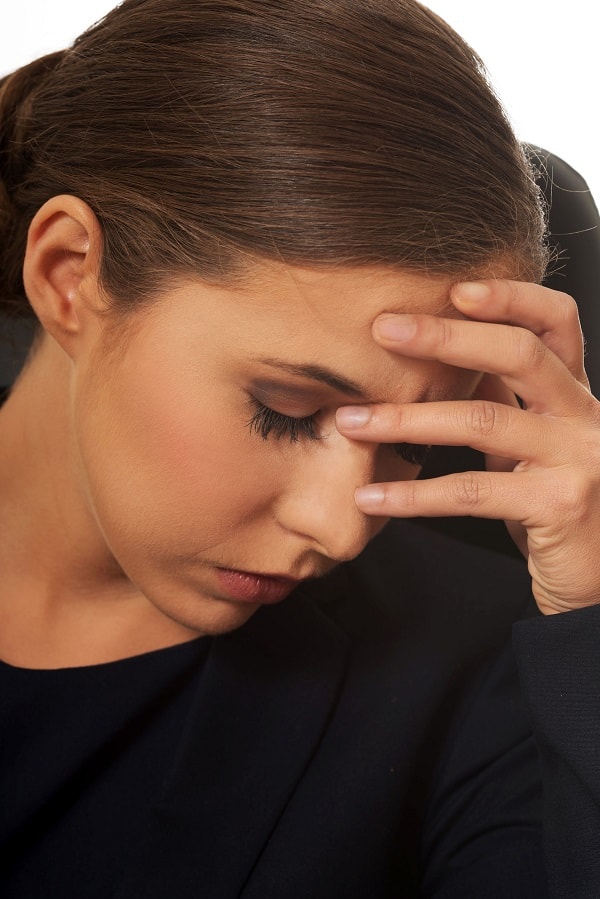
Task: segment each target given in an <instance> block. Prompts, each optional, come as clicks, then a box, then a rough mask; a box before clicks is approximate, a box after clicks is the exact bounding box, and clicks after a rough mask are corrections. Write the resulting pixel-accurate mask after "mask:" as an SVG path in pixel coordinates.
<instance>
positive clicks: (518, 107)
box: [0, 0, 600, 202]
mask: <svg viewBox="0 0 600 899" xmlns="http://www.w3.org/2000/svg"><path fill="white" fill-rule="evenodd" d="M9 2H10V7H11V8H10V9H9V10H7V9H4V10H3V12H2V25H1V28H2V30H1V31H0V73H5V72H9V71H12V70H13V69H14V68H17V67H18V66H20V65H22V64H24V63H25V62H29V61H30V60H31V59H33V58H34V57H36V56H40V55H42V54H43V53H47V52H49V51H50V50H55V49H59V48H61V47H63V46H65V45H66V44H68V43H70V42H71V40H73V38H74V37H76V35H77V34H79V33H80V32H81V31H83V29H84V28H86V27H87V26H88V25H90V24H91V23H92V22H94V21H95V20H97V19H98V18H100V17H101V16H102V15H104V13H106V12H107V11H108V10H109V9H110V8H111V7H112V6H114V5H115V3H114V0H78V2H73V0H12V2H11V0H9ZM274 2H276V0H274ZM8 5H9V3H8V2H6V6H8ZM427 5H428V6H430V7H431V8H432V9H433V10H434V11H435V12H437V13H439V14H440V15H441V16H442V17H443V18H445V19H446V20H447V21H448V22H449V23H450V24H451V25H452V26H453V27H454V28H455V29H456V30H457V31H458V32H459V33H460V34H461V35H462V36H463V37H464V38H465V39H466V40H467V41H468V42H469V43H470V44H471V46H472V47H473V48H474V49H475V50H476V51H477V52H478V53H479V55H480V56H481V57H482V58H483V60H484V62H485V63H486V65H487V67H488V69H489V71H490V74H491V77H492V82H493V84H494V86H495V88H496V90H497V92H498V94H499V96H500V98H501V99H502V101H503V102H504V105H505V107H506V109H507V111H508V113H509V117H510V118H511V120H512V122H513V124H514V126H515V129H516V131H517V134H518V136H519V137H520V138H522V139H523V140H527V141H530V142H531V143H535V144H538V145H540V146H543V147H545V148H546V149H549V150H552V151H553V152H554V153H557V154H558V155H559V156H562V157H563V158H564V159H566V160H567V161H568V162H569V163H570V164H571V165H573V166H574V167H575V168H576V169H578V170H579V171H580V172H581V174H582V175H583V176H584V177H585V178H586V180H587V182H588V184H589V185H590V188H591V189H592V192H593V194H594V196H595V197H596V201H597V202H598V198H599V197H600V151H599V148H598V134H599V130H600V129H599V127H598V111H597V107H598V102H597V90H598V82H599V80H600V79H599V76H598V64H597V60H598V28H597V26H596V25H595V21H596V14H595V9H594V7H595V2H594V0H546V2H544V0H496V2H494V3H489V2H486V0H428V3H427Z"/></svg>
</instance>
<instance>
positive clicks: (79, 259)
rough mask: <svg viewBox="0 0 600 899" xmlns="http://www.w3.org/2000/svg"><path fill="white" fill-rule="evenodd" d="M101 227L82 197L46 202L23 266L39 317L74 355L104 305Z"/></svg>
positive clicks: (34, 225)
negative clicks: (102, 298) (102, 300)
mask: <svg viewBox="0 0 600 899" xmlns="http://www.w3.org/2000/svg"><path fill="white" fill-rule="evenodd" d="M101 253H102V231H101V228H100V224H99V222H98V219H97V218H96V216H95V215H94V213H93V212H92V210H91V209H90V207H89V206H88V205H87V203H84V202H83V200H80V199H78V197H71V196H58V197H53V198H52V199H51V200H48V202H47V203H44V205H43V206H42V208H41V209H40V210H39V211H38V212H37V214H36V215H35V217H34V219H33V221H32V223H31V225H30V227H29V236H28V240H27V249H26V252H25V261H24V265H23V281H24V284H25V291H26V293H27V296H28V298H29V302H30V303H31V305H32V307H33V309H34V311H35V313H36V315H37V316H38V318H39V320H40V322H41V323H42V325H43V326H44V328H45V330H46V331H48V333H49V334H51V335H52V336H53V337H54V339H55V340H56V341H57V343H59V344H60V346H61V347H62V348H63V349H64V350H65V352H66V353H67V354H68V355H69V356H71V357H73V356H74V355H75V354H76V352H77V347H78V345H79V343H80V341H81V339H82V338H83V337H84V336H85V333H86V328H87V327H88V324H89V323H90V321H91V320H92V319H95V320H96V321H97V316H96V315H95V313H96V312H97V311H98V309H99V308H100V306H101V305H104V304H102V303H101V291H100V288H99V272H100V261H101Z"/></svg>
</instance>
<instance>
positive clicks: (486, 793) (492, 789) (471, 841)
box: [420, 647, 573, 899]
mask: <svg viewBox="0 0 600 899" xmlns="http://www.w3.org/2000/svg"><path fill="white" fill-rule="evenodd" d="M541 804H542V799H541V777H540V768H539V759H538V754H537V750H536V747H535V744H534V741H533V737H532V734H531V725H530V723H529V720H528V716H527V713H526V710H525V707H524V704H523V701H522V696H521V691H520V688H519V683H518V675H517V671H516V666H515V661H514V656H513V653H512V649H511V648H510V647H508V648H507V649H506V650H505V651H503V652H502V653H501V655H500V656H499V657H497V658H496V660H495V661H494V663H493V664H491V665H490V666H489V667H488V669H487V670H486V672H485V673H484V674H482V675H481V676H480V677H479V679H478V682H477V684H476V686H475V689H474V690H472V691H471V695H470V697H469V698H468V700H467V702H466V703H465V704H464V705H463V708H462V711H461V713H460V715H459V716H458V718H457V719H456V723H455V725H454V727H453V728H452V730H451V736H450V739H449V740H448V741H447V743H446V748H445V749H444V752H443V755H442V758H441V762H440V764H439V765H438V769H437V773H436V776H435V778H434V782H433V788H432V791H431V794H430V799H429V804H428V813H427V817H426V820H425V826H424V840H423V871H424V875H423V879H422V885H421V892H420V895H421V896H422V897H428V899H482V897H485V899H526V897H527V899H544V897H546V896H548V891H547V885H546V875H545V871H544V859H543V848H542V827H541ZM566 895H568V894H565V897H566ZM571 895H573V894H571ZM563 899H564V897H563Z"/></svg>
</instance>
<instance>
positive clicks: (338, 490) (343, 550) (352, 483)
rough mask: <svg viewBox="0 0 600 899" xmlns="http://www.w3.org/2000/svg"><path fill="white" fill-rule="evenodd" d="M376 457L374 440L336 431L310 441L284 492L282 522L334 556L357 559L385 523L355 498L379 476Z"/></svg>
mask: <svg viewBox="0 0 600 899" xmlns="http://www.w3.org/2000/svg"><path fill="white" fill-rule="evenodd" d="M376 459H377V447H376V446H375V445H373V444H367V443H358V442H354V441H351V440H348V439H347V438H346V437H343V436H342V435H341V434H340V433H339V432H337V431H335V433H334V434H332V435H331V436H329V437H326V438H324V439H323V440H321V441H319V442H318V443H317V444H316V445H314V446H311V447H310V448H309V449H307V452H306V454H305V455H304V458H303V460H302V462H301V463H299V464H298V465H297V466H294V470H293V473H292V474H291V477H290V479H289V481H288V484H287V486H286V490H285V492H284V493H283V494H281V495H280V497H279V501H278V503H277V507H276V510H275V515H276V518H277V521H278V523H279V525H280V526H281V527H283V528H284V529H285V530H287V531H289V532H292V533H295V534H298V535H300V536H302V537H303V538H304V539H305V540H308V541H310V544H311V548H313V549H315V550H317V551H318V552H319V553H320V554H321V555H324V556H326V557H327V558H329V559H332V560H334V561H336V562H345V561H348V560H349V559H353V558H354V557H355V556H357V555H358V554H359V553H360V552H361V551H362V550H363V549H364V547H365V546H366V545H367V543H368V542H369V540H370V539H371V538H372V537H373V536H374V535H375V534H376V533H377V531H378V530H379V529H380V528H381V519H377V518H373V517H371V516H368V515H365V514H364V513H363V512H361V511H360V510H359V509H358V507H357V505H356V503H355V501H354V491H355V489H356V488H357V487H359V486H361V485H363V484H368V483H371V482H372V481H373V480H375V478H376Z"/></svg>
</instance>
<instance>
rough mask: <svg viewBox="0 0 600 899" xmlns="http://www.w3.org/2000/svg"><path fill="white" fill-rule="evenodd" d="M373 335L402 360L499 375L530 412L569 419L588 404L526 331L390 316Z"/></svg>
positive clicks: (551, 355) (583, 393) (587, 397)
mask: <svg viewBox="0 0 600 899" xmlns="http://www.w3.org/2000/svg"><path fill="white" fill-rule="evenodd" d="M373 335H374V337H375V339H376V340H377V342H378V343H379V344H380V345H381V346H383V347H385V348H386V349H388V350H391V351H392V352H396V353H398V354H400V355H402V356H410V357H414V358H419V359H435V360H438V361H440V362H445V363H446V364H448V365H452V366H455V367H458V368H466V369H472V370H474V371H481V372H486V373H487V374H493V375H499V376H500V377H501V378H502V380H503V381H504V383H505V384H506V385H507V386H508V387H509V388H510V389H511V390H512V391H513V392H514V393H516V394H517V396H519V397H521V398H522V399H523V400H524V402H525V404H526V405H527V408H528V409H530V410H531V411H534V412H538V413H549V414H554V415H560V416H564V417H567V418H570V417H572V416H573V415H578V414H581V413H582V412H583V411H584V410H586V409H587V408H588V407H589V404H590V402H593V400H592V397H591V395H590V394H589V392H588V391H587V390H586V389H585V387H584V386H583V385H582V384H581V383H580V382H578V381H577V380H576V379H575V378H574V377H573V376H572V375H571V373H570V372H569V371H568V369H567V368H566V366H565V365H564V364H563V362H561V360H560V359H559V358H558V356H556V355H555V354H554V353H553V352H552V351H551V350H549V349H548V347H547V346H546V345H545V344H544V343H543V342H542V341H541V340H540V339H539V338H538V337H536V335H535V334H533V333H532V332H531V331H530V330H528V329H527V328H522V327H515V326H512V325H504V324H489V323H488V322H480V321H468V320H457V319H451V318H440V317H438V316H435V315H396V314H391V313H390V314H384V315H380V316H379V318H377V319H376V320H375V323H374V325H373Z"/></svg>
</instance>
